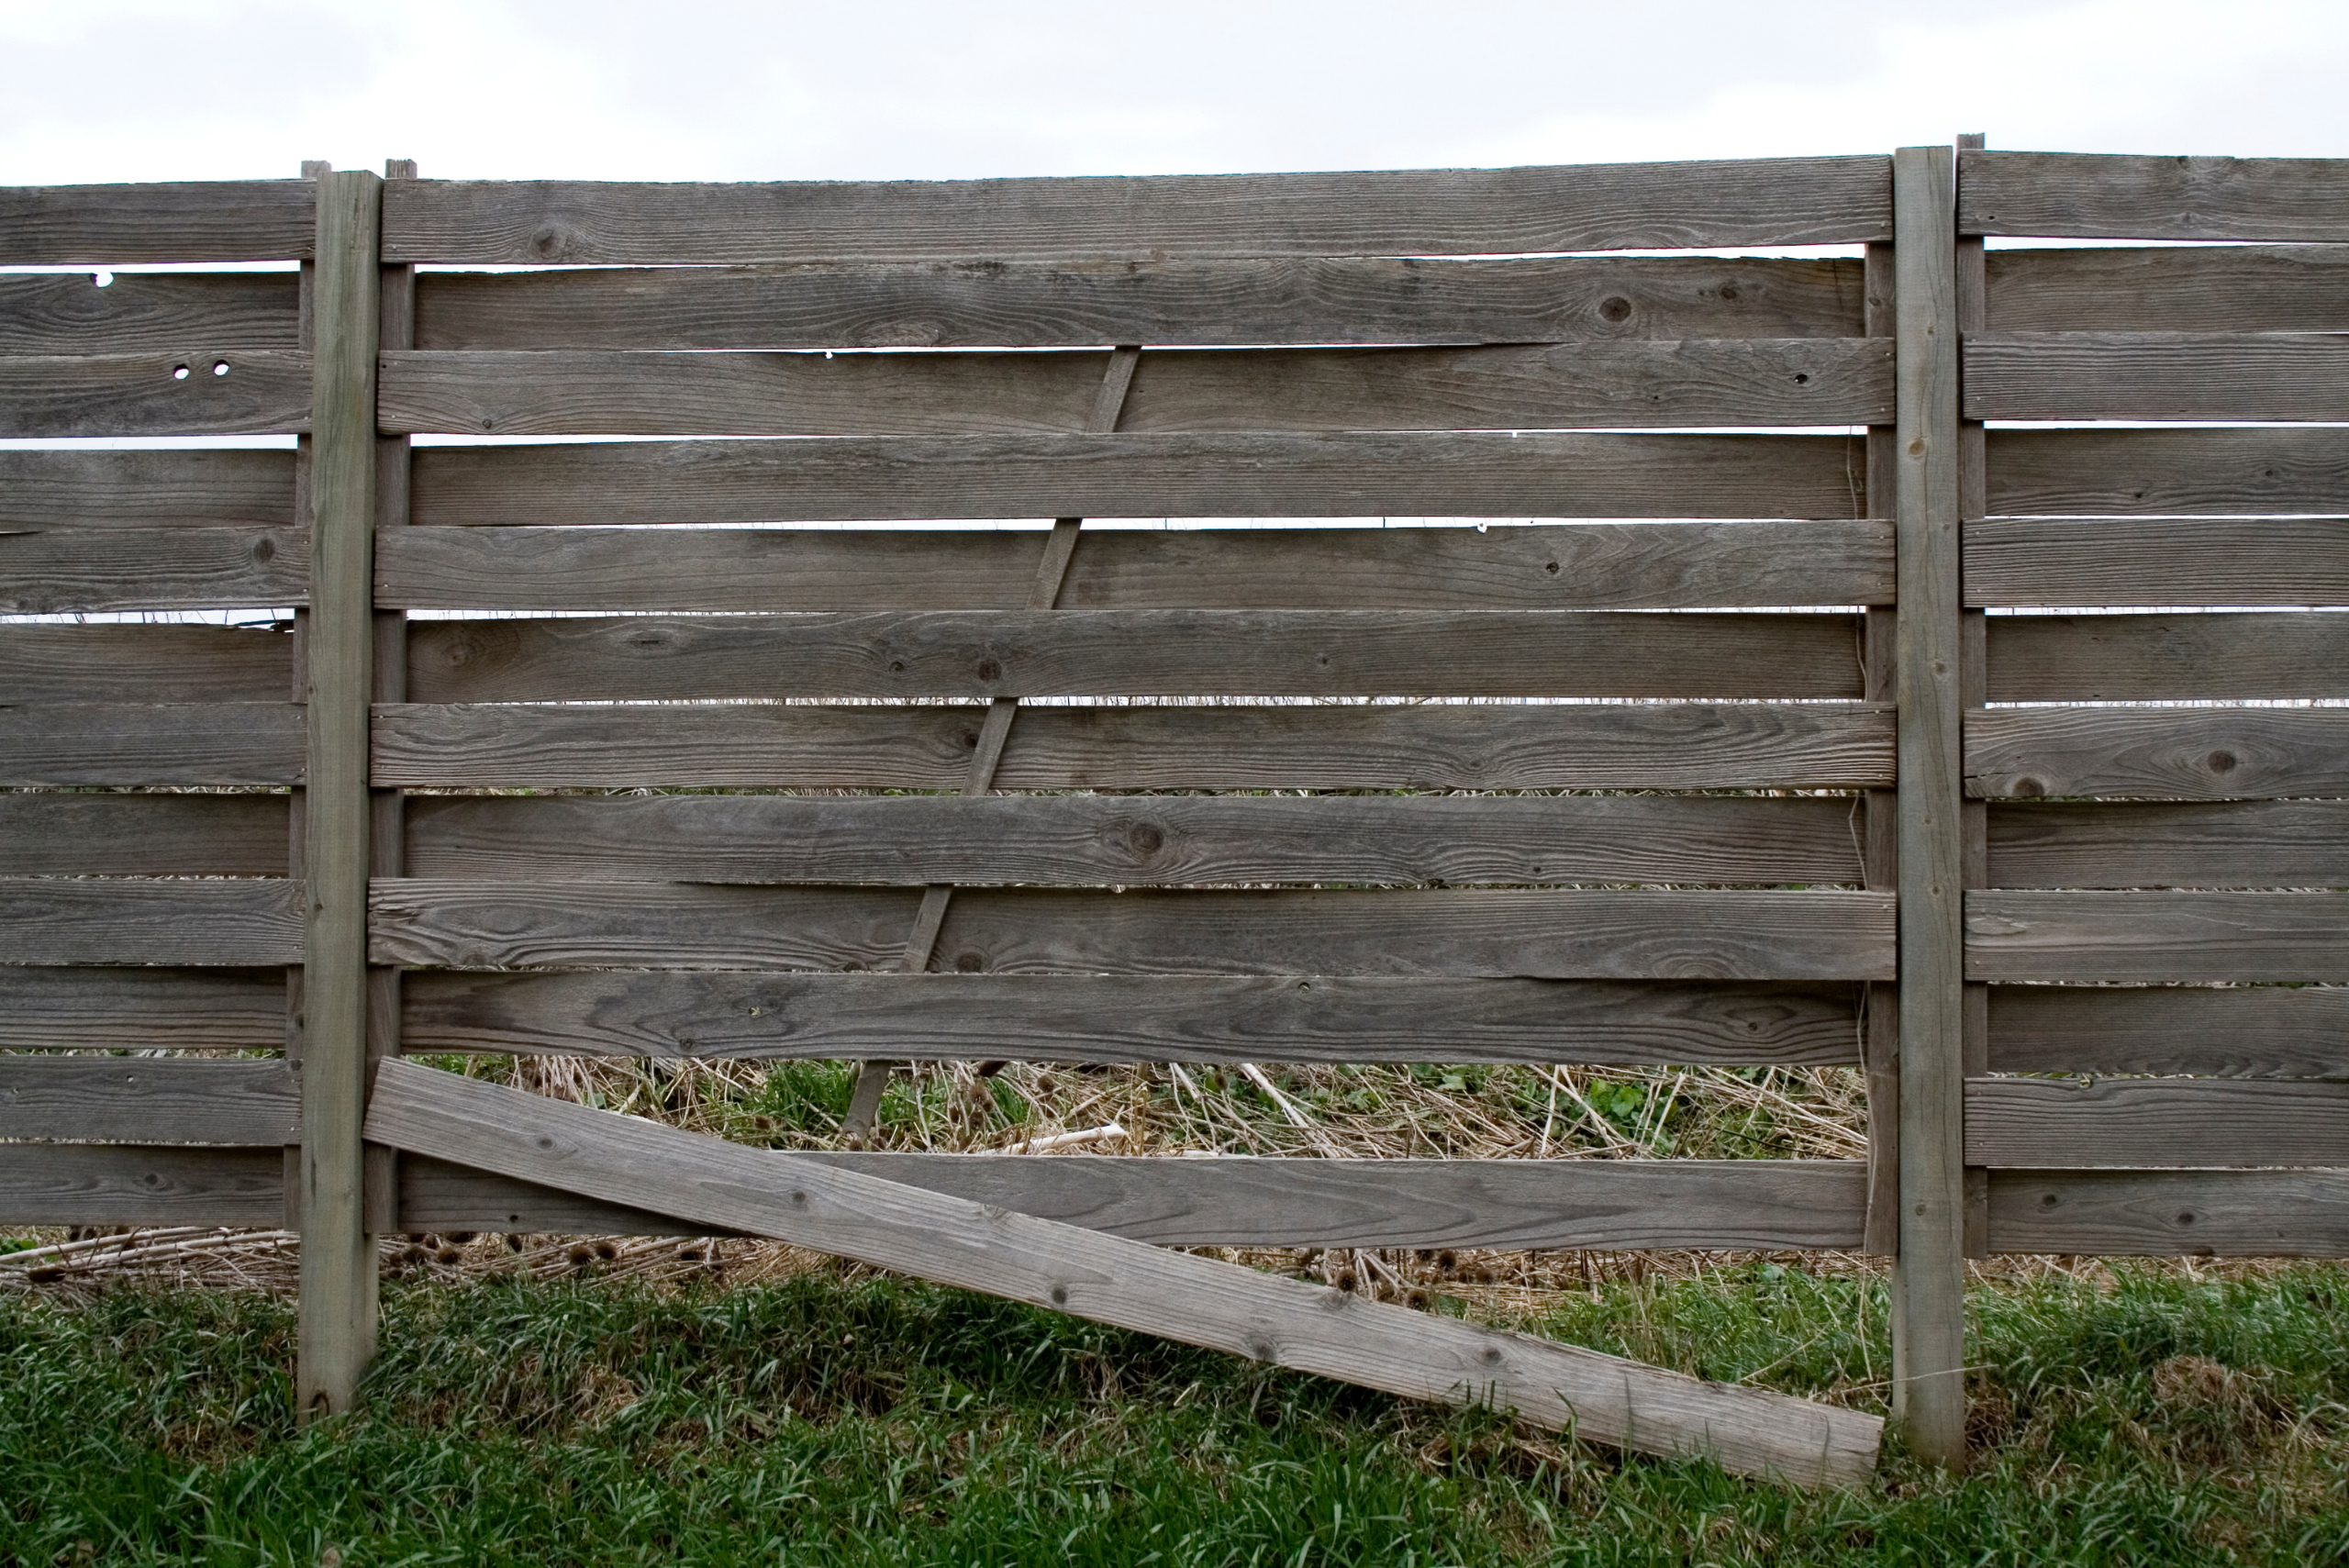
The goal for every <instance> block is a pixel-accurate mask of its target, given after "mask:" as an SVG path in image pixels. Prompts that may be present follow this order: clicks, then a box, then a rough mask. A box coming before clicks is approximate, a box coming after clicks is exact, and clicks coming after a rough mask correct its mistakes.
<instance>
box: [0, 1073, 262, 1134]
mask: <svg viewBox="0 0 2349 1568" xmlns="http://www.w3.org/2000/svg"><path fill="white" fill-rule="evenodd" d="M300 1121H301V1106H300V1095H299V1093H298V1091H297V1090H296V1088H295V1082H294V1074H293V1073H292V1072H291V1071H289V1070H288V1069H287V1067H286V1065H285V1063H284V1062H200V1061H199V1062H181V1061H154V1060H126V1059H125V1058H122V1057H118V1056H108V1057H89V1056H50V1057H29V1058H28V1057H18V1056H0V1138H10V1139H32V1140H40V1141H44V1142H50V1143H58V1142H64V1143H228V1144H242V1145H248V1146H250V1145H254V1144H261V1145H267V1144H272V1143H275V1144H281V1145H283V1144H287V1143H296V1142H299V1141H300V1140H301V1129H300Z"/></svg>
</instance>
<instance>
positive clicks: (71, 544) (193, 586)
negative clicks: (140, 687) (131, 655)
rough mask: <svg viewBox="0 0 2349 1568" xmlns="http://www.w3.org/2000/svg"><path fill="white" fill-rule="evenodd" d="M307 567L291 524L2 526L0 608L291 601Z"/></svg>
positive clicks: (305, 546)
mask: <svg viewBox="0 0 2349 1568" xmlns="http://www.w3.org/2000/svg"><path fill="white" fill-rule="evenodd" d="M309 575H310V540H309V536H308V535H307V534H306V533H303V532H300V531H298V530H296V529H294V528H135V529H134V528H107V529H104V530H100V529H92V528H65V529H49V530H33V529H22V530H10V531H6V532H0V614H7V615H54V614H59V613H61V612H65V611H81V610H211V609H242V608H245V607H248V606H296V605H299V604H301V603H302V601H303V599H304V598H305V597H306V595H308V593H309V591H310V585H309Z"/></svg>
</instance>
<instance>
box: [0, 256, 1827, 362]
mask: <svg viewBox="0 0 2349 1568" xmlns="http://www.w3.org/2000/svg"><path fill="white" fill-rule="evenodd" d="M82 286H83V288H85V289H86V288H87V287H88V285H87V283H86V281H85V282H84V283H83V285H82ZM1862 288H1863V284H1862V281H1861V277H1860V263H1859V262H1858V261H1855V260H1853V259H1850V258H1846V257H1825V258H1805V259H1793V258H1787V259H1777V258H1762V257H1750V256H1749V257H1718V258H1716V257H1701V258H1700V257H1687V256H1656V257H1650V256H1641V257H1624V258H1619V257H1611V256H1542V257H1524V258H1513V259H1509V260H1491V261H1442V260H1435V259H1428V258H1421V259H1416V260H1388V259H1381V258H1373V257H1334V258H1333V257H1319V256H1302V257H1250V258H1244V259H1236V260H1230V261H1140V262H1135V261H1118V262H1096V263H1092V264H1085V263H1082V262H1079V263H1072V264H1064V265H1060V266H1052V265H1033V264H1023V263H1017V262H1015V263H1008V264H1007V263H1003V262H996V261H977V262H952V261H944V262H938V261H933V262H915V263H894V264H892V263H880V264H869V265H863V266H842V265H837V264H826V263H820V262H808V263H801V264H799V265H796V266H781V267H763V268H749V267H726V268H694V269H690V270H680V269H673V268H645V269H607V268H596V269H590V270H585V271H577V272H573V271H554V272H503V273H498V272H492V273H480V272H426V273H424V274H423V275H422V276H420V277H418V278H417V280H416V342H415V344H414V346H415V347H416V348H417V349H424V350H433V349H500V350H512V349H841V348H852V349H904V348H993V347H999V348H1010V347H1033V348H1090V347H1096V346H1104V347H1106V346H1108V345H1111V344H1117V343H1173V344H1193V345H1198V346H1202V347H1205V346H1213V345H1224V346H1231V347H1240V346H1254V345H1266V344H1306V343H1313V344H1325V343H1455V344H1468V343H1540V342H1552V341H1558V340H1563V339H1620V338H1666V339H1676V338H1858V337H1863V336H1865V333H1866V330H1867V328H1866V324H1865V321H1864V319H1863V314H1864V313H1863V309H1862ZM5 298H6V295H0V299H5ZM5 342H6V339H5V338H0V343H5ZM17 351H23V350H17Z"/></svg>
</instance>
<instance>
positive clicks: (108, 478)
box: [0, 450, 294, 529]
mask: <svg viewBox="0 0 2349 1568" xmlns="http://www.w3.org/2000/svg"><path fill="white" fill-rule="evenodd" d="M293 521H294V454H293V452H291V451H260V450H211V451H71V450H69V451H35V450H8V451H0V524H5V525H6V526H8V527H9V528H20V527H21V528H36V529H47V528H181V527H191V526H204V525H212V526H218V527H231V528H251V527H255V526H258V527H262V528H284V527H286V526H287V525H289V524H290V523H292V522H293Z"/></svg>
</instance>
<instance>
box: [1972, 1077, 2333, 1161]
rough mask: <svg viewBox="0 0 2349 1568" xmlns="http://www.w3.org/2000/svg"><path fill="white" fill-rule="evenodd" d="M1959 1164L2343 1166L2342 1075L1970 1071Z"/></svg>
mask: <svg viewBox="0 0 2349 1568" xmlns="http://www.w3.org/2000/svg"><path fill="white" fill-rule="evenodd" d="M1965 1162H1966V1163H1967V1164H1969V1165H1987V1166H1991V1167H2003V1168H2005V1169H2008V1170H2046V1171H2053V1170H2075V1169H2098V1168H2107V1169H2121V1170H2131V1169H2141V1170H2188V1169H2194V1168H2197V1167H2210V1166H2226V1165H2349V1084H2306V1083H2299V1084H2285V1083H2275V1082H2266V1081H2262V1080H2258V1079H2241V1078H2121V1079H2108V1080H2104V1081H2102V1082H2098V1081H2094V1080H2087V1081H2083V1080H2079V1079H2070V1080H2055V1079H2046V1078H1973V1079H1969V1080H1967V1082H1966V1085H1965Z"/></svg>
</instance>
